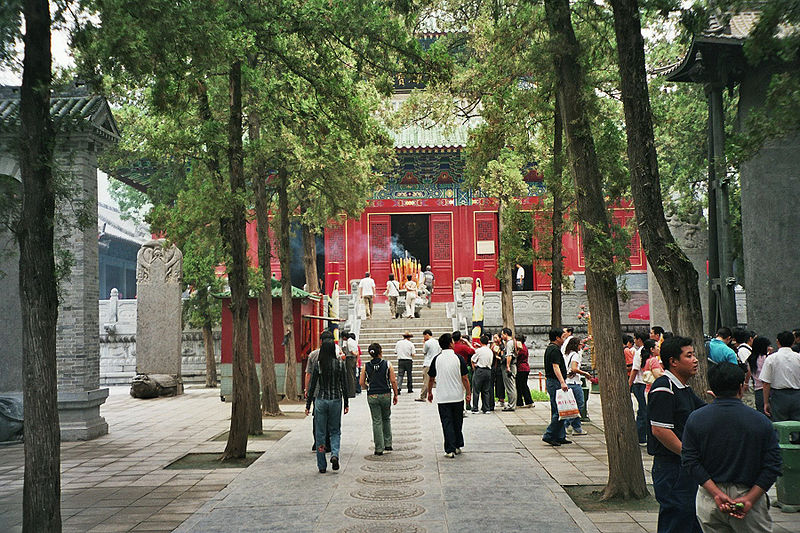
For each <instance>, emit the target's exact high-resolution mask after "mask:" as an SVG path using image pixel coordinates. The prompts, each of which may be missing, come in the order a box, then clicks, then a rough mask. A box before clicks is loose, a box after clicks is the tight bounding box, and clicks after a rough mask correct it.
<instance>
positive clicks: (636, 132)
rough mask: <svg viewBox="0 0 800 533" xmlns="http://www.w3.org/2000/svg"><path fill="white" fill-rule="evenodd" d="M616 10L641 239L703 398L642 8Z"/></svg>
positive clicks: (619, 2)
mask: <svg viewBox="0 0 800 533" xmlns="http://www.w3.org/2000/svg"><path fill="white" fill-rule="evenodd" d="M611 5H612V7H613V9H614V28H615V30H616V35H617V54H618V56H619V71H620V79H621V87H622V101H623V104H624V109H625V126H626V130H627V135H628V160H629V162H630V163H629V165H630V169H631V193H632V195H633V202H634V208H635V211H636V222H637V224H638V229H639V236H640V238H641V240H642V246H643V247H644V251H645V254H646V255H647V260H648V262H649V263H650V266H651V267H652V270H653V275H654V276H655V277H656V280H657V281H658V285H659V286H660V287H661V292H662V293H663V294H664V301H665V303H666V305H667V312H668V313H669V320H670V324H671V326H672V331H673V332H674V333H675V334H676V335H681V336H684V337H690V338H691V339H693V340H694V343H695V344H694V349H695V353H696V354H697V359H698V361H699V369H698V372H697V375H696V376H695V378H694V379H693V386H694V387H695V388H697V390H698V391H700V392H701V393H704V391H705V390H706V389H707V388H708V381H707V377H706V368H707V361H706V354H705V343H704V342H703V312H702V308H701V306H700V290H699V288H698V287H697V271H696V270H695V269H694V266H693V265H692V263H691V261H689V258H688V257H686V254H685V253H684V252H683V250H681V248H680V247H679V246H678V244H677V243H676V242H675V239H674V238H673V237H672V233H671V232H670V230H669V226H668V225H667V220H666V217H665V216H664V205H663V203H662V201H661V182H660V178H659V174H658V158H657V156H656V147H655V139H654V135H653V119H652V114H651V110H650V95H649V93H648V89H647V71H646V69H645V59H644V39H643V38H642V31H641V22H640V17H639V3H638V0H612V1H611Z"/></svg>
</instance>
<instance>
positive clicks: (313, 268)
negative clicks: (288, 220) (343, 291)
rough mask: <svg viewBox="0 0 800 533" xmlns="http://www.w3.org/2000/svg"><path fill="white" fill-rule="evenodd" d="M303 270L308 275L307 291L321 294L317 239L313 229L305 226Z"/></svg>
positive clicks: (303, 229)
mask: <svg viewBox="0 0 800 533" xmlns="http://www.w3.org/2000/svg"><path fill="white" fill-rule="evenodd" d="M301 227H302V231H303V269H304V270H305V273H306V285H308V286H307V287H306V290H307V291H308V292H319V274H318V273H317V238H316V235H314V233H313V232H312V231H311V228H309V227H308V226H306V225H305V224H303V225H302V226H301Z"/></svg>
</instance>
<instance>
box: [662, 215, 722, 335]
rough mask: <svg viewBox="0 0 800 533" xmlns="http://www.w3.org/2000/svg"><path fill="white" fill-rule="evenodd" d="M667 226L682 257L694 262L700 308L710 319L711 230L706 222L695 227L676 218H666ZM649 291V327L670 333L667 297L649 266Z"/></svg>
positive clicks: (704, 315)
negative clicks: (708, 267) (707, 265)
mask: <svg viewBox="0 0 800 533" xmlns="http://www.w3.org/2000/svg"><path fill="white" fill-rule="evenodd" d="M667 225H668V226H669V230H670V232H671V233H672V236H673V237H674V238H675V242H676V243H677V244H678V246H680V247H681V250H683V253H685V254H686V256H687V257H688V258H689V261H691V262H692V265H693V266H694V269H695V270H697V287H698V289H699V290H700V306H701V308H702V309H703V317H704V318H705V317H707V316H708V274H707V270H706V261H707V260H708V230H707V229H706V222H705V220H701V221H700V222H698V223H696V224H692V223H689V222H684V221H682V220H679V219H678V218H677V217H676V216H670V217H667ZM647 288H648V304H649V306H650V325H651V326H661V327H662V328H664V329H665V330H667V331H671V330H672V326H671V324H670V322H669V314H668V313H667V304H666V302H665V301H664V294H663V293H662V292H661V287H659V286H658V281H657V280H656V277H655V275H654V274H653V272H652V269H651V268H650V263H649V262H648V263H647Z"/></svg>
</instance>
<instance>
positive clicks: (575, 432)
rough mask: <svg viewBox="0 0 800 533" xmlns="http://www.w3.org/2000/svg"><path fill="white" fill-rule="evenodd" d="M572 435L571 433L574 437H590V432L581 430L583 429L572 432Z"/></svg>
mask: <svg viewBox="0 0 800 533" xmlns="http://www.w3.org/2000/svg"><path fill="white" fill-rule="evenodd" d="M570 433H571V434H573V435H588V434H589V432H588V431H586V430H585V429H583V428H581V429H576V430H575V431H570Z"/></svg>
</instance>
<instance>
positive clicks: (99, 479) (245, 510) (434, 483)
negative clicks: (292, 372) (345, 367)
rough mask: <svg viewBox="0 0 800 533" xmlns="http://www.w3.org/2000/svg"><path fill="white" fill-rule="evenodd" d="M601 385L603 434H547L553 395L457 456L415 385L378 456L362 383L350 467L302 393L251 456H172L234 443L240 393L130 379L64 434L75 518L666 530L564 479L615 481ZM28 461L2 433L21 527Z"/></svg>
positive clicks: (784, 523)
mask: <svg viewBox="0 0 800 533" xmlns="http://www.w3.org/2000/svg"><path fill="white" fill-rule="evenodd" d="M536 383H537V381H536V379H535V378H534V379H532V380H531V385H533V386H535V385H536ZM598 399H599V398H598V396H592V397H591V398H590V401H589V414H590V416H591V418H592V420H593V423H591V424H587V425H585V427H586V429H587V430H588V431H589V432H590V434H589V435H587V436H581V437H575V438H574V439H573V440H574V441H575V443H574V444H572V445H567V446H561V447H558V448H552V447H550V446H547V445H546V444H544V443H543V442H541V433H540V430H543V428H544V426H545V425H546V424H547V421H548V418H549V406H548V405H547V404H546V403H543V402H540V403H537V404H536V407H534V408H533V409H518V410H517V411H516V412H513V413H499V412H498V413H497V414H495V415H470V416H469V417H468V418H467V419H466V420H465V424H464V427H465V438H466V447H465V449H464V454H463V455H461V456H459V457H457V458H455V459H446V458H444V457H443V456H442V453H443V450H442V437H441V429H440V426H439V423H438V416H437V412H436V408H435V406H432V405H429V404H423V403H419V402H413V401H412V397H411V396H407V395H403V396H401V398H400V403H399V405H398V406H397V407H396V408H395V410H394V411H393V413H394V416H393V422H394V423H393V426H394V428H395V444H396V447H395V450H396V451H395V452H393V453H392V454H387V455H386V456H384V457H383V458H381V459H379V460H378V461H375V460H372V459H373V458H374V456H372V455H370V454H371V451H372V450H371V429H370V426H369V415H368V409H367V406H366V400H365V398H364V397H363V395H362V396H359V397H357V398H355V399H354V400H353V404H352V411H351V412H350V413H349V414H348V415H346V416H345V417H344V418H343V423H344V430H343V431H344V436H343V448H342V469H341V470H340V471H339V472H333V471H331V470H330V469H329V470H328V473H327V474H324V475H322V474H319V473H318V472H317V470H316V463H315V458H314V454H313V453H312V452H311V451H310V446H311V420H310V418H308V419H305V418H304V417H302V413H301V412H300V411H301V409H302V406H300V405H297V404H295V405H289V406H286V407H284V411H285V412H287V415H288V416H286V417H280V418H277V419H270V418H265V419H264V429H276V430H288V431H291V432H290V433H289V434H288V435H287V436H285V437H283V439H281V440H280V441H277V442H276V441H269V440H251V441H250V443H249V445H248V448H249V450H253V451H264V452H265V453H264V455H263V456H262V457H261V458H259V460H258V461H256V462H255V463H254V464H253V465H252V466H251V467H250V468H248V469H216V470H197V469H193V470H165V469H164V467H165V466H167V465H168V464H170V463H171V462H172V461H174V460H175V459H178V458H180V457H182V456H183V455H184V454H186V453H187V452H216V453H219V452H221V450H222V449H223V448H224V444H225V443H224V441H211V440H210V439H212V438H213V437H215V436H217V435H219V434H220V433H222V432H223V431H225V430H227V428H228V425H229V417H230V404H228V403H222V402H220V401H219V390H218V389H202V388H189V389H187V393H186V394H185V395H183V396H180V397H176V398H162V399H157V400H134V399H132V398H130V396H128V389H127V387H117V388H112V390H111V396H110V397H109V400H108V402H107V403H106V404H105V405H104V406H103V415H104V416H105V417H106V419H107V420H108V422H109V426H110V432H109V435H106V436H104V437H101V438H99V439H97V440H94V441H89V442H71V443H64V444H63V445H62V472H63V473H62V487H63V491H62V493H63V494H62V516H63V519H64V531H66V532H87V531H92V532H98V531H102V532H115V531H172V530H175V529H176V528H177V529H178V531H237V530H243V531H247V530H249V529H253V530H256V529H257V530H259V531H267V530H271V531H280V530H281V529H291V530H292V531H338V530H345V531H372V532H379V531H414V530H417V531H423V530H427V531H431V532H432V531H451V532H455V531H464V530H468V529H469V530H475V529H482V530H484V531H500V530H520V531H559V532H560V531H602V532H604V533H606V532H608V533H611V532H631V531H635V532H642V531H654V530H655V523H656V513H655V512H643V511H637V512H632V511H631V512H586V513H584V512H583V511H581V510H580V509H578V508H577V507H576V506H575V505H574V504H573V503H572V501H571V500H570V499H569V497H568V496H567V494H566V492H565V491H564V489H563V488H562V485H563V486H567V487H569V486H570V485H575V484H591V485H602V484H603V483H605V481H606V478H607V458H606V454H605V443H604V437H603V435H602V430H601V428H600V427H599V426H601V422H602V406H601V404H600V402H599V401H598ZM507 426H509V427H510V429H513V430H514V432H515V433H532V434H528V435H526V434H521V435H519V436H513V435H512V434H511V433H510V432H509V431H508V430H507V428H506V427H507ZM513 426H518V427H516V428H515V427H513ZM520 430H521V431H520ZM643 459H644V464H645V468H646V470H647V481H648V482H650V473H649V467H650V463H651V460H650V458H649V456H647V455H646V454H645V453H643ZM22 465H23V449H22V446H21V445H9V446H3V447H0V532H6V531H8V532H16V531H21V521H22V508H21V507H22V506H21V501H22V472H23V466H22ZM390 478H391V479H390ZM386 481H388V482H389V483H383V482H386ZM771 493H772V495H773V496H774V488H773V490H772V491H771ZM363 498H370V499H363ZM389 502H391V505H389ZM387 505H389V506H388V507H387ZM385 513H391V514H394V515H395V516H396V518H395V519H391V520H389V519H385V518H386V516H385ZM417 513H419V514H417ZM412 515H413V516H412ZM772 515H773V519H774V520H775V526H776V527H775V531H776V533H787V532H790V531H800V513H798V514H784V513H781V512H780V511H779V510H777V509H773V511H772ZM378 518H384V519H381V520H378ZM403 525H405V526H407V527H405V528H403V527H400V528H398V527H396V526H403ZM415 528H416V529H415Z"/></svg>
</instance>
